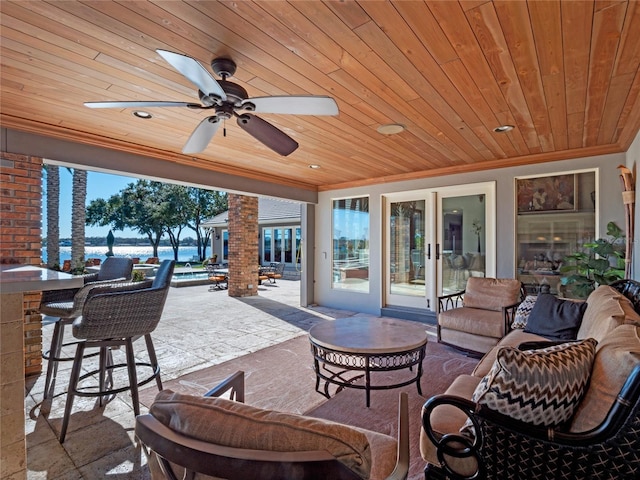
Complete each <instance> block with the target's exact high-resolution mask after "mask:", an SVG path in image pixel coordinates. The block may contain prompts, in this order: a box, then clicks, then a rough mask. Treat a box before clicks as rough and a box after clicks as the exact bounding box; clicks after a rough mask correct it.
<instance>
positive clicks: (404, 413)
mask: <svg viewBox="0 0 640 480" xmlns="http://www.w3.org/2000/svg"><path fill="white" fill-rule="evenodd" d="M396 459H397V460H396V467H395V468H394V469H393V472H391V475H389V476H388V477H387V480H406V478H407V476H408V475H409V396H408V395H407V392H401V393H400V403H399V405H398V453H397V455H396Z"/></svg>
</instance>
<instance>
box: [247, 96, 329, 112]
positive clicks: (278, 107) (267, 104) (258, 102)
mask: <svg viewBox="0 0 640 480" xmlns="http://www.w3.org/2000/svg"><path fill="white" fill-rule="evenodd" d="M249 103H251V104H253V105H254V106H255V110H253V111H255V112H256V113H284V114H293V115H338V113H339V111H338V104H337V103H336V101H335V100H334V99H333V98H331V97H327V96H324V95H280V96H277V95H276V96H272V97H255V98H248V99H247V100H245V101H244V102H242V105H247V104H249Z"/></svg>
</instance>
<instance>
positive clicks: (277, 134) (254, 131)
mask: <svg viewBox="0 0 640 480" xmlns="http://www.w3.org/2000/svg"><path fill="white" fill-rule="evenodd" d="M238 125H239V126H240V128H242V129H243V130H244V131H245V132H247V133H248V134H249V135H251V136H252V137H253V138H255V139H256V140H258V141H260V142H262V143H264V144H265V145H266V146H267V147H269V148H270V149H271V150H273V151H274V152H276V153H279V154H280V155H282V156H285V157H286V156H287V155H289V154H290V153H292V152H294V151H295V149H296V148H298V142H296V141H295V140H294V139H293V138H291V137H290V136H289V135H287V134H286V133H284V132H283V131H282V130H280V129H279V128H276V127H274V126H273V125H271V124H270V123H269V122H267V121H265V120H263V119H261V118H260V117H256V116H255V115H251V114H250V113H243V114H242V115H239V116H238Z"/></svg>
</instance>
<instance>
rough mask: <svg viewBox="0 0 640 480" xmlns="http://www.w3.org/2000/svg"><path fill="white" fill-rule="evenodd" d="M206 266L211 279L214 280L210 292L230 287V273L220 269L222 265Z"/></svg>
mask: <svg viewBox="0 0 640 480" xmlns="http://www.w3.org/2000/svg"><path fill="white" fill-rule="evenodd" d="M205 268H206V269H207V275H208V278H209V281H210V282H212V284H211V286H210V287H209V291H210V292H212V291H214V290H226V289H227V288H228V287H229V278H228V275H227V274H226V273H223V272H221V271H220V268H221V267H220V265H217V264H207V265H205Z"/></svg>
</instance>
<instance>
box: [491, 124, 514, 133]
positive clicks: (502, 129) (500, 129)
mask: <svg viewBox="0 0 640 480" xmlns="http://www.w3.org/2000/svg"><path fill="white" fill-rule="evenodd" d="M514 128H515V127H514V126H513V125H500V126H499V127H496V128H494V129H493V131H494V132H496V133H505V132H510V131H511V130H513V129H514Z"/></svg>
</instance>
